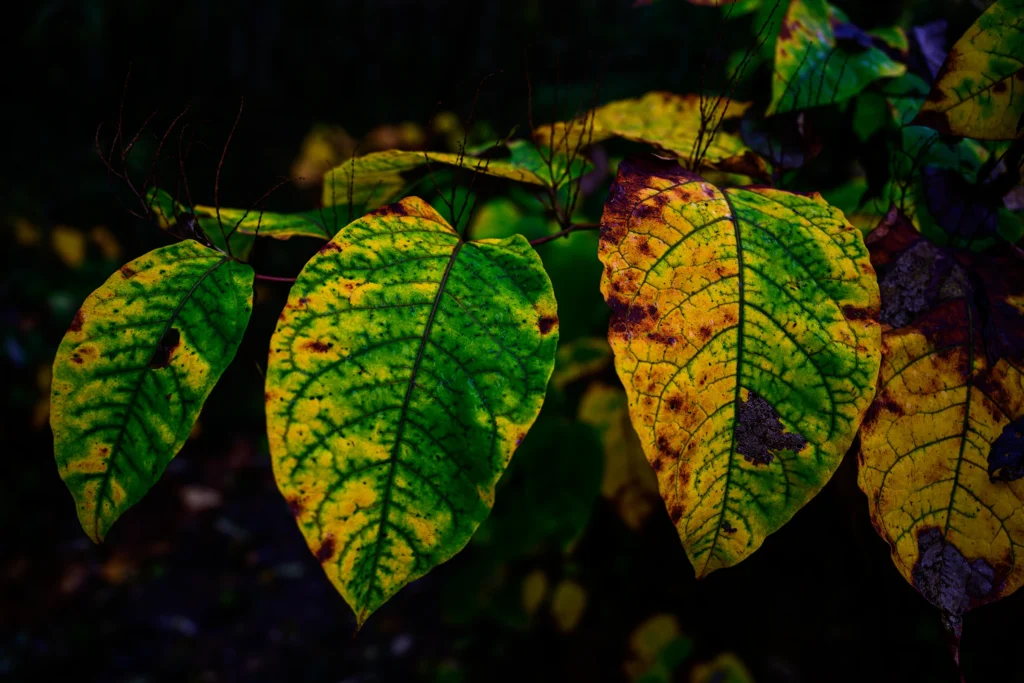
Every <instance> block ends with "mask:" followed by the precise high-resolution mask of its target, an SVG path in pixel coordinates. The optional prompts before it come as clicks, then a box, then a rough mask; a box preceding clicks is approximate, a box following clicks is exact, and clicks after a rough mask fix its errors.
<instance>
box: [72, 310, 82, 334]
mask: <svg viewBox="0 0 1024 683" xmlns="http://www.w3.org/2000/svg"><path fill="white" fill-rule="evenodd" d="M84 322H85V315H84V314H83V313H82V311H81V309H79V310H77V311H75V317H74V318H73V319H72V320H71V328H70V329H71V331H72V332H78V331H80V330H81V329H82V323H84Z"/></svg>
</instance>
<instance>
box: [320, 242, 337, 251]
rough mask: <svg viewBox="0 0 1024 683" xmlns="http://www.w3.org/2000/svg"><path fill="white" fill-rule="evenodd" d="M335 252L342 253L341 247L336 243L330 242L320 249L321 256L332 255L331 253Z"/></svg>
mask: <svg viewBox="0 0 1024 683" xmlns="http://www.w3.org/2000/svg"><path fill="white" fill-rule="evenodd" d="M334 251H341V247H339V246H338V245H337V244H335V243H334V242H328V243H327V244H325V245H324V246H322V247H320V253H321V254H330V253H331V252H334Z"/></svg>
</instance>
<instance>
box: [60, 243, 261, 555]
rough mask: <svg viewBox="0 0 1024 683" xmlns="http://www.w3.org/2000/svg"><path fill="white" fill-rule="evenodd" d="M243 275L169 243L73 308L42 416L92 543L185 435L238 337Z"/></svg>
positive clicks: (247, 286)
mask: <svg viewBox="0 0 1024 683" xmlns="http://www.w3.org/2000/svg"><path fill="white" fill-rule="evenodd" d="M253 278H254V273H253V271H252V269H251V268H249V267H248V266H246V265H243V264H240V263H236V262H233V261H230V260H228V259H227V258H226V257H225V256H224V255H223V254H220V253H219V252H216V251H214V250H212V249H209V248H207V247H204V246H202V245H200V244H199V243H197V242H194V241H185V242H179V243H177V244H173V245H170V246H167V247H162V248H160V249H156V250H154V251H152V252H150V253H148V254H146V255H144V256H141V257H140V258H138V259H135V260H134V261H132V262H130V263H128V264H127V265H125V266H123V267H122V268H121V269H120V270H119V271H118V272H117V273H114V274H113V275H112V276H111V277H110V278H109V279H108V280H107V282H106V283H104V284H103V286H101V287H100V288H99V289H97V290H96V291H95V292H93V293H92V294H91V295H90V296H89V297H88V298H87V299H86V300H85V302H84V303H83V304H82V308H81V309H80V310H79V311H78V313H77V314H76V315H75V320H74V322H73V323H72V325H71V328H70V329H69V330H68V332H67V334H66V335H65V336H64V339H63V340H62V341H61V344H60V347H59V348H58V351H57V357H56V359H55V360H54V364H53V385H52V390H51V399H50V400H51V418H50V424H51V426H52V427H53V433H54V453H55V456H56V459H57V466H58V469H59V471H60V475H61V478H62V479H64V481H65V483H66V484H67V486H68V489H69V490H70V491H71V494H72V496H73V497H74V499H75V504H76V507H77V510H78V517H79V520H80V521H81V523H82V528H83V529H84V530H85V532H86V533H87V534H88V535H89V537H90V538H92V540H93V541H95V542H97V543H98V542H100V541H102V539H103V537H104V536H105V535H106V533H107V531H109V529H110V527H111V526H112V525H113V524H114V522H115V521H116V520H117V519H118V518H119V517H120V516H121V514H123V513H124V511H125V510H127V509H128V508H129V507H131V506H132V505H134V504H135V503H136V502H138V501H139V499H141V498H142V496H143V495H145V493H146V492H147V491H148V490H149V489H150V488H151V487H152V485H153V484H154V483H155V482H156V481H157V480H158V479H159V478H160V476H161V474H162V473H163V471H164V468H165V467H166V466H167V463H168V462H170V460H171V459H172V458H173V457H174V456H175V455H176V454H177V452H178V450H180V448H181V446H182V445H183V444H184V443H185V440H186V439H187V438H188V435H189V433H190V432H191V430H192V426H193V425H194V423H195V421H196V419H197V418H198V416H199V412H200V410H201V408H202V405H203V403H204V402H205V400H206V398H207V397H208V396H209V394H210V392H211V391H212V390H213V387H214V385H215V384H216V382H217V380H218V379H219V378H220V375H221V374H222V373H223V371H224V369H225V368H226V367H227V366H228V364H229V363H230V362H231V360H232V359H233V358H234V355H235V352H236V350H237V348H238V344H239V343H240V342H241V338H242V334H243V333H244V331H245V328H246V325H247V324H248V321H249V314H250V312H251V311H252V283H253Z"/></svg>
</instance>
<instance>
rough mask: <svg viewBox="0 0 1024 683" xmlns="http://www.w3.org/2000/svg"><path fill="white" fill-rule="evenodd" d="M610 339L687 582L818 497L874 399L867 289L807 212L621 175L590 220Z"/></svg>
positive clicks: (833, 236) (688, 181) (767, 192)
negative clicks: (686, 560)
mask: <svg viewBox="0 0 1024 683" xmlns="http://www.w3.org/2000/svg"><path fill="white" fill-rule="evenodd" d="M599 256H600V258H601V261H602V262H603V263H604V264H605V270H604V277H603V279H602V282H601V288H602V292H603V293H604V295H605V299H606V301H607V302H608V304H609V306H611V308H612V312H613V316H612V322H611V325H610V329H609V333H608V336H609V340H610V342H611V345H612V350H613V352H614V355H615V367H616V370H617V371H618V374H619V377H620V378H621V379H622V382H623V384H624V385H625V388H626V393H627V395H628V397H629V411H630V416H631V418H632V421H633V426H634V427H635V428H636V431H637V434H638V435H639V436H640V441H641V443H642V444H643V447H644V451H645V454H646V456H647V459H648V461H649V462H650V463H651V466H652V467H653V468H654V470H655V472H656V473H657V477H658V484H659V488H660V491H661V495H662V497H663V498H664V499H665V502H666V506H667V507H668V511H669V517H670V518H671V520H672V522H673V523H674V524H675V526H676V530H677V531H678V533H679V536H680V539H681V540H682V542H683V546H684V548H685V549H686V552H687V555H688V556H689V557H690V560H691V562H693V564H694V566H695V568H696V572H697V575H698V576H705V575H707V574H708V573H709V572H711V571H714V570H715V569H718V568H721V567H726V566H730V565H733V564H736V563H737V562H740V561H741V560H743V559H744V558H746V557H748V556H749V555H750V554H751V553H753V552H754V551H755V550H756V549H757V548H758V547H759V546H760V545H761V543H762V542H763V541H764V539H765V537H766V536H768V535H769V534H771V533H772V532H774V531H776V530H777V529H779V528H780V527H781V526H782V525H783V524H785V523H786V522H787V521H788V520H789V518H790V517H792V516H793V514H794V513H795V512H796V511H797V510H798V509H800V508H801V507H802V506H803V505H804V504H805V503H806V502H807V501H808V500H810V499H811V498H812V497H813V496H814V495H815V494H816V493H817V492H818V491H819V490H820V489H821V487H822V486H823V485H824V484H825V482H827V481H828V479H829V477H831V475H832V473H833V472H834V471H835V469H836V468H837V467H838V465H839V461H840V460H841V459H842V456H843V454H844V453H845V452H846V450H847V448H849V446H850V444H851V443H852V441H853V438H854V434H855V433H856V431H857V428H858V426H859V425H860V420H861V418H862V416H863V415H864V411H865V410H867V407H868V404H869V403H870V402H871V397H872V396H873V393H874V387H875V376H876V374H877V372H878V353H879V352H878V345H879V338H880V330H879V326H878V323H877V322H876V318H877V316H878V308H879V297H878V285H877V283H876V282H875V276H874V270H873V269H872V268H871V264H870V262H869V261H868V253H867V249H866V248H865V246H864V240H863V237H862V236H861V234H860V232H859V231H858V230H857V229H855V228H854V227H853V226H852V225H850V224H849V223H848V222H847V221H846V220H845V218H844V217H843V215H842V213H841V212H840V211H839V210H837V209H835V208H833V207H831V206H829V205H828V204H827V203H825V201H824V200H822V199H821V197H820V196H818V195H810V196H807V195H798V194H793V193H790V192H784V191H781V190H773V189H768V188H746V189H734V188H730V189H726V190H724V191H723V190H720V189H718V188H717V187H715V186H713V185H711V184H710V183H708V182H707V181H705V180H704V179H702V178H700V177H699V176H696V175H694V174H692V173H689V172H687V171H685V170H684V169H682V168H681V167H679V166H678V165H675V164H659V163H657V162H655V161H653V160H627V161H624V162H622V164H620V165H619V175H618V179H617V181H616V183H615V185H614V186H613V187H612V189H611V192H610V194H609V199H608V202H607V204H606V205H605V210H604V215H603V217H602V220H601V246H600V251H599Z"/></svg>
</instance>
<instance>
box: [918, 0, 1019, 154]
mask: <svg viewBox="0 0 1024 683" xmlns="http://www.w3.org/2000/svg"><path fill="white" fill-rule="evenodd" d="M1022 122H1024V0H997V1H996V2H995V3H994V4H993V5H992V6H991V7H989V8H988V10H986V11H985V13H984V14H982V15H981V16H980V17H979V18H978V20H977V21H976V22H974V24H973V25H972V26H971V27H970V28H969V29H967V32H966V33H965V34H964V35H963V36H962V37H961V38H960V40H958V41H956V44H955V45H953V49H952V50H950V52H949V55H948V56H947V57H946V61H945V63H943V65H942V68H941V69H939V73H938V76H937V77H936V80H935V84H934V85H933V86H932V91H931V93H929V95H928V99H927V100H926V101H925V103H924V106H923V107H922V108H921V113H920V114H919V115H918V117H917V119H916V121H915V123H917V124H919V125H924V126H929V127H931V128H934V129H935V130H937V131H939V132H940V133H945V134H947V135H960V136H963V137H969V138H975V139H979V140H1012V139H1013V138H1015V137H1018V136H1019V135H1020V134H1021V133H1022V132H1024V126H1022V125H1021V123H1022Z"/></svg>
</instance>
